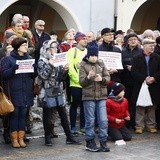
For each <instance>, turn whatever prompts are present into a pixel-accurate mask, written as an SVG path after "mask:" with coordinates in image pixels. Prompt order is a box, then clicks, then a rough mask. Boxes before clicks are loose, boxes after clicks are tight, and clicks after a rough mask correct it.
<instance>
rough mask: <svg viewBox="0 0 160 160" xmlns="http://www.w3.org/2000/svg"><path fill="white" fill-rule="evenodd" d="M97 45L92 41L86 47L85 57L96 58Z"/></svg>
mask: <svg viewBox="0 0 160 160" xmlns="http://www.w3.org/2000/svg"><path fill="white" fill-rule="evenodd" d="M98 51H99V50H98V44H97V42H96V40H94V41H92V42H91V43H90V44H89V45H88V47H87V57H89V56H98Z"/></svg>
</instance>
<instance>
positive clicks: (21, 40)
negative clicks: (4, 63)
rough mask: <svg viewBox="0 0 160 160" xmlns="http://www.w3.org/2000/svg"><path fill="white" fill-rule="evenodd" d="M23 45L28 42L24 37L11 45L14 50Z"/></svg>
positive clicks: (16, 39)
mask: <svg viewBox="0 0 160 160" xmlns="http://www.w3.org/2000/svg"><path fill="white" fill-rule="evenodd" d="M23 43H27V40H26V39H25V38H23V37H18V38H15V39H14V40H13V41H12V43H11V45H12V47H13V48H14V50H16V51H17V50H18V48H19V47H20V46H21V45H22V44H23Z"/></svg>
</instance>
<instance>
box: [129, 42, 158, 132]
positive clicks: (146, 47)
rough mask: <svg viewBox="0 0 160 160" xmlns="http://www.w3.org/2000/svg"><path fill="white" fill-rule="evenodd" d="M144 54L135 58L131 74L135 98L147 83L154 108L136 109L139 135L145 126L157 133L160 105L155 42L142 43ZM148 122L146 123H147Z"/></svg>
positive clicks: (140, 107)
mask: <svg viewBox="0 0 160 160" xmlns="http://www.w3.org/2000/svg"><path fill="white" fill-rule="evenodd" d="M142 45H143V54H140V55H137V56H135V57H133V64H132V68H131V73H132V75H133V78H134V80H135V84H134V96H135V97H133V98H135V100H136V101H137V97H138V95H139V92H140V88H141V86H142V84H143V82H144V81H145V82H146V84H147V85H148V89H149V93H150V96H151V100H152V103H153V105H152V106H140V105H138V106H137V108H136V126H135V128H136V130H135V132H136V133H137V134H141V133H143V131H144V128H145V126H146V127H147V130H148V131H149V132H150V133H156V132H157V129H156V122H155V108H156V106H157V104H160V94H159V91H160V56H159V55H158V54H156V53H154V47H155V41H154V40H152V39H144V40H143V41H142ZM145 122H146V123H145Z"/></svg>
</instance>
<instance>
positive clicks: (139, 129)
mask: <svg viewBox="0 0 160 160" xmlns="http://www.w3.org/2000/svg"><path fill="white" fill-rule="evenodd" d="M135 133H137V134H142V133H143V129H142V128H137V129H136V130H135Z"/></svg>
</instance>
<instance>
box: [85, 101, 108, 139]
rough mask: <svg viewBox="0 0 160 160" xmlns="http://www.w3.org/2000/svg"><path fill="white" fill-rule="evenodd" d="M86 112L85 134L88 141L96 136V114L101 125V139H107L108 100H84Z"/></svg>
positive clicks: (99, 125) (99, 136)
mask: <svg viewBox="0 0 160 160" xmlns="http://www.w3.org/2000/svg"><path fill="white" fill-rule="evenodd" d="M83 105H84V114H85V135H86V141H89V140H92V139H94V138H95V131H94V127H95V115H97V123H98V127H99V135H98V138H99V141H100V142H104V141H107V136H108V135H107V133H108V119H107V113H106V100H94V101H83Z"/></svg>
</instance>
